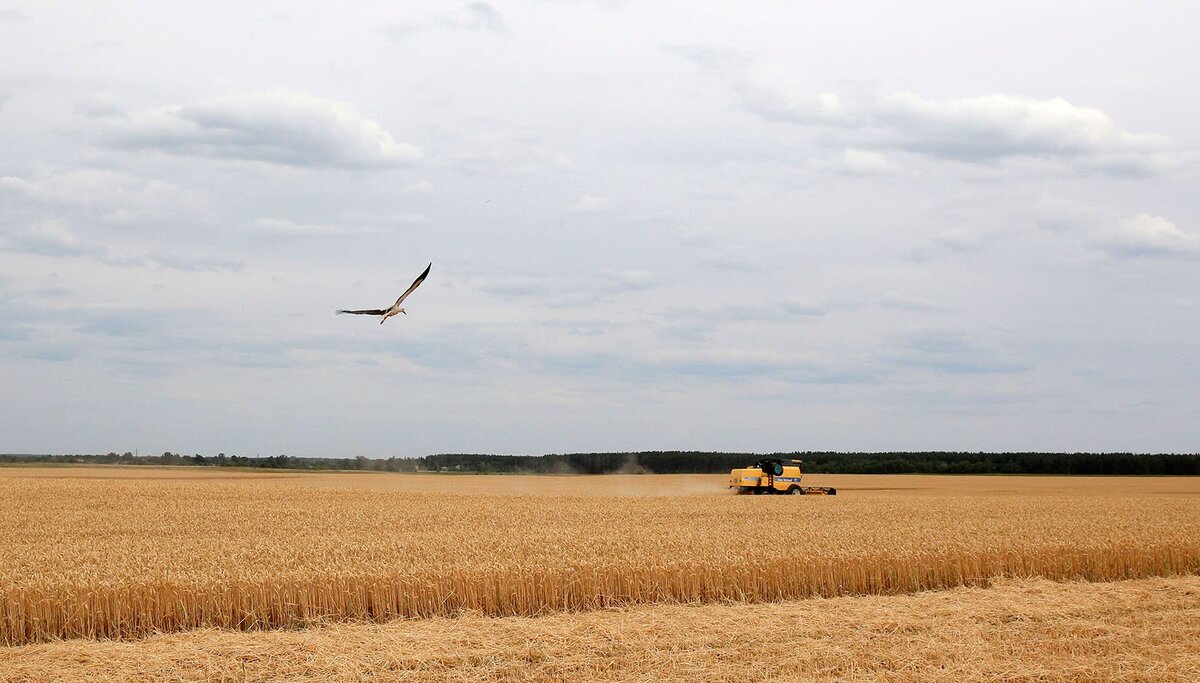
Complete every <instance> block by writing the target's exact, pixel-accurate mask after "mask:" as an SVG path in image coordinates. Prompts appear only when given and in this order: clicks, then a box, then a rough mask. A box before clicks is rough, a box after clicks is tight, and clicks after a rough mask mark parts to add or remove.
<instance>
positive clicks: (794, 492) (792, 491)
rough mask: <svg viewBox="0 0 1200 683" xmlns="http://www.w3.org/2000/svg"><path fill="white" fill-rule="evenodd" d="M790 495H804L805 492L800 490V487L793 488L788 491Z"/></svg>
mask: <svg viewBox="0 0 1200 683" xmlns="http://www.w3.org/2000/svg"><path fill="white" fill-rule="evenodd" d="M788 493H789V494H790V495H793V496H802V495H804V491H802V490H800V487H799V486H793V487H792V488H790V489H788Z"/></svg>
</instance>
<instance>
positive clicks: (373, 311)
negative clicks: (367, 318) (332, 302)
mask: <svg viewBox="0 0 1200 683" xmlns="http://www.w3.org/2000/svg"><path fill="white" fill-rule="evenodd" d="M432 267H433V264H432V263H430V264H429V265H428V266H425V272H424V273H421V274H420V275H418V276H417V279H416V280H413V283H412V284H411V285H409V286H408V289H406V290H404V293H403V294H401V295H400V298H399V299H396V303H394V304H392V307H391V308H363V309H360V310H357V311H350V310H345V309H343V310H339V311H338V312H337V314H338V315H341V314H343V313H352V314H354V315H382V316H383V318H381V319H380V320H379V324H380V325H382V324H383V322H384V321H385V320H387V319H388V318H390V317H392V316H393V315H396V314H397V313H403V314H404V315H408V312H407V311H405V310H404V309H403V308H400V304H401V303H402V302H403V301H404V298H405V297H407V296H408V295H409V294H412V293H413V290H414V289H416V288H417V287H420V286H421V283H422V282H424V281H425V276H427V275H429V269H430V268H432Z"/></svg>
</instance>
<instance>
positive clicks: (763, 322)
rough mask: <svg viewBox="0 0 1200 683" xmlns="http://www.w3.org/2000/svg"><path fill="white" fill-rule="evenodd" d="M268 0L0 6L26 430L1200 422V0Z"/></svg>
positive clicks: (963, 442)
mask: <svg viewBox="0 0 1200 683" xmlns="http://www.w3.org/2000/svg"><path fill="white" fill-rule="evenodd" d="M247 4H248V3H240V2H239V3H232V2H229V3H222V2H211V3H201V4H196V5H195V6H192V5H187V6H186V8H185V6H184V5H180V4H178V3H159V2H143V3H131V2H122V3H66V2H61V3H51V2H17V3H15V4H13V3H11V2H10V3H8V4H4V3H3V2H2V1H0V377H2V378H3V387H2V388H3V391H2V392H0V452H35V453H45V452H53V453H70V452H106V451H109V450H115V451H118V452H122V451H125V450H134V449H138V450H139V451H140V452H142V453H147V452H161V451H164V450H171V451H180V452H185V453H193V452H200V453H216V452H218V451H223V452H226V453H239V454H251V455H253V454H255V453H261V454H262V455H269V454H276V453H288V454H291V455H309V456H316V455H328V456H352V455H356V454H362V455H367V456H370V457H388V456H392V455H396V456H408V455H423V454H426V453H432V452H461V451H473V452H478V451H485V452H500V453H545V452H564V451H593V450H641V449H705V450H708V449H714V450H715V449H729V450H754V451H770V450H794V449H795V450H805V449H838V450H887V449H969V450H1012V449H1033V450H1133V451H1189V452H1192V451H1195V450H1197V448H1200V400H1198V398H1197V397H1198V395H1200V392H1198V390H1197V386H1200V349H1198V343H1197V339H1200V277H1198V273H1200V270H1198V269H1200V193H1198V192H1197V191H1196V188H1197V187H1198V183H1200V155H1198V154H1197V150H1198V149H1200V132H1198V129H1197V125H1196V122H1197V120H1200V91H1198V90H1197V89H1196V88H1195V87H1194V86H1195V84H1196V83H1200V48H1198V47H1197V43H1196V41H1195V27H1196V26H1197V25H1200V9H1197V6H1195V5H1193V4H1190V3H1178V2H1157V3H1146V2H1118V3H1105V4H1104V7H1103V9H1101V8H1100V6H1099V5H1096V4H1095V3H1091V2H1082V1H1080V2H1061V1H1054V2H1036V3H1034V2H1030V3H1013V2H1011V1H1004V2H976V3H961V2H955V1H947V2H922V3H882V2H844V3H812V4H810V5H808V6H803V5H802V4H801V3H779V2H760V3H745V2H739V3H724V4H713V3H704V2H700V3H697V2H680V3H665V2H664V3H633V2H621V1H619V0H617V1H612V2H605V1H602V0H598V1H594V2H583V1H581V2H550V1H548V0H540V1H539V0H531V1H527V2H526V1H514V2H507V1H502V0H495V1H494V2H488V3H484V2H469V3H466V4H455V3H444V2H428V3H422V2H405V3H345V4H343V5H342V6H341V9H340V10H339V11H338V12H336V13H335V12H333V11H331V10H329V9H327V6H326V5H325V4H324V3H298V2H297V3H249V4H252V5H254V7H253V8H252V9H246V5H247ZM430 262H432V263H433V268H432V272H431V274H430V276H429V279H428V280H427V281H426V283H425V284H424V285H423V286H422V287H421V288H420V289H419V290H417V292H416V293H415V294H413V295H412V297H411V298H410V299H409V300H408V301H407V302H406V305H407V307H408V309H409V315H408V316H407V317H405V316H401V317H399V318H396V319H392V320H389V321H388V322H387V324H385V325H383V326H380V325H379V324H378V323H377V322H376V321H375V320H373V319H371V318H369V317H359V316H335V315H333V311H334V309H337V308H343V307H351V308H374V307H380V306H387V305H389V304H390V303H391V302H392V301H393V300H394V299H395V297H396V296H397V295H398V294H399V293H400V292H401V291H403V290H404V288H405V287H407V286H408V284H409V283H410V282H411V281H412V279H413V278H414V277H415V276H416V275H417V274H418V273H419V272H420V271H421V270H422V269H423V268H424V267H425V265H426V264H427V263H430Z"/></svg>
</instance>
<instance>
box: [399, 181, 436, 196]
mask: <svg viewBox="0 0 1200 683" xmlns="http://www.w3.org/2000/svg"><path fill="white" fill-rule="evenodd" d="M404 191H405V192H407V193H409V194H429V193H431V192H433V183H431V182H429V181H428V180H421V181H418V182H415V183H409V184H408V185H406V186H405V187H404Z"/></svg>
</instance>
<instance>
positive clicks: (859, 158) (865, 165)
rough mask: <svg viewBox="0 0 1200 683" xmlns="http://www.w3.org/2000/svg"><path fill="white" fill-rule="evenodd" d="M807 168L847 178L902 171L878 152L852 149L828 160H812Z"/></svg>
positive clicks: (897, 165)
mask: <svg viewBox="0 0 1200 683" xmlns="http://www.w3.org/2000/svg"><path fill="white" fill-rule="evenodd" d="M808 167H809V168H811V169H814V170H817V171H830V172H833V173H840V174H842V175H849V176H868V175H888V174H891V173H898V172H900V171H902V170H903V169H902V168H901V167H900V165H899V164H897V163H895V162H894V161H891V160H890V159H888V158H887V157H886V156H884V155H883V154H881V153H879V152H872V151H870V150H866V149H854V148H853V147H851V148H848V149H845V150H843V151H842V153H841V154H839V155H837V156H835V157H832V158H829V159H814V160H812V161H810V162H809V163H808Z"/></svg>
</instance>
